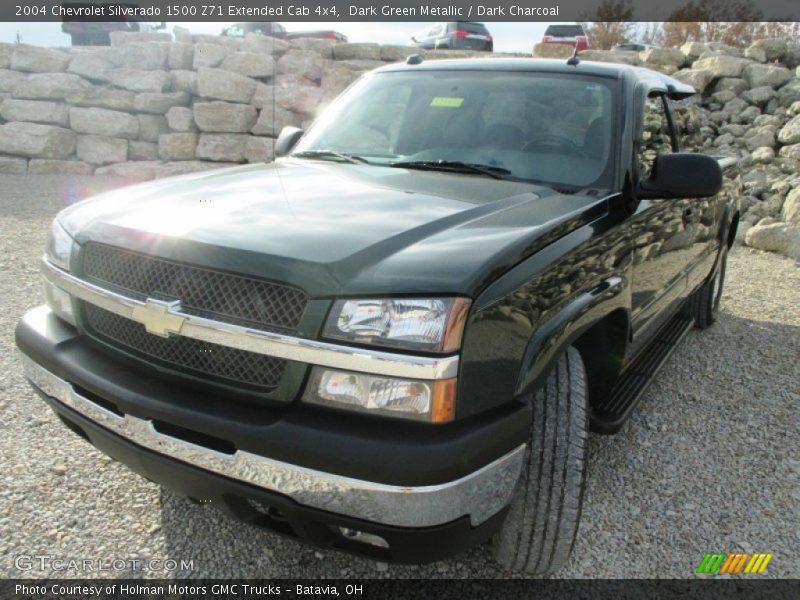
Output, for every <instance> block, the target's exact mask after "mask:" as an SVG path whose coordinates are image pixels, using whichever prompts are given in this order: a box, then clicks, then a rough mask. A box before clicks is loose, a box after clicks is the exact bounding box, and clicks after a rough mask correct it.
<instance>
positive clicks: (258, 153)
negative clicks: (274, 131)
mask: <svg viewBox="0 0 800 600" xmlns="http://www.w3.org/2000/svg"><path fill="white" fill-rule="evenodd" d="M244 158H245V160H246V161H247V162H249V163H261V162H272V161H273V160H274V159H275V140H273V139H272V138H266V137H254V136H250V137H248V138H247V140H246V141H245V145H244Z"/></svg>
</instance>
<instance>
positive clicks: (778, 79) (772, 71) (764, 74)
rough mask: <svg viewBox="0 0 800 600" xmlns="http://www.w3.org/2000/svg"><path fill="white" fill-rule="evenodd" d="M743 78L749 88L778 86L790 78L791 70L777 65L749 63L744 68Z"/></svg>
mask: <svg viewBox="0 0 800 600" xmlns="http://www.w3.org/2000/svg"><path fill="white" fill-rule="evenodd" d="M743 73H744V78H745V80H746V81H747V83H748V84H749V85H750V87H751V88H757V87H762V86H769V87H772V88H778V87H780V86H782V85H783V84H784V83H786V82H787V81H789V80H790V79H791V78H792V72H791V71H790V70H789V69H787V68H786V67H779V66H777V65H760V64H750V65H747V66H746V67H745V68H744V71H743Z"/></svg>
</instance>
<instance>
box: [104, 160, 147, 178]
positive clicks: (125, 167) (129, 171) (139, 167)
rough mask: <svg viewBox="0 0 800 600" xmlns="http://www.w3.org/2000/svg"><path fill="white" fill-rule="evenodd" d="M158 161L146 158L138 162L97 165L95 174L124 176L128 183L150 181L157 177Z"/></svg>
mask: <svg viewBox="0 0 800 600" xmlns="http://www.w3.org/2000/svg"><path fill="white" fill-rule="evenodd" d="M158 164H159V163H158V161H154V160H145V161H137V162H121V163H116V164H113V165H107V166H105V167H97V169H96V170H95V172H94V173H95V175H107V176H111V177H122V178H124V179H126V180H127V182H128V183H136V182H139V181H150V180H151V179H155V176H156V167H157V166H158Z"/></svg>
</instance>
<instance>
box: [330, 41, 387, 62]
mask: <svg viewBox="0 0 800 600" xmlns="http://www.w3.org/2000/svg"><path fill="white" fill-rule="evenodd" d="M333 58H334V59H336V60H348V59H351V58H357V59H362V60H364V59H366V60H381V47H380V45H378V44H335V45H334V46H333Z"/></svg>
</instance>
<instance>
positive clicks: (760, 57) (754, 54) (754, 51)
mask: <svg viewBox="0 0 800 600" xmlns="http://www.w3.org/2000/svg"><path fill="white" fill-rule="evenodd" d="M744 57H745V58H749V59H750V60H754V61H756V62H760V63H765V62H767V53H766V52H765V51H764V49H763V48H761V47H759V46H750V47H749V48H747V49H746V50H745V51H744Z"/></svg>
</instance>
